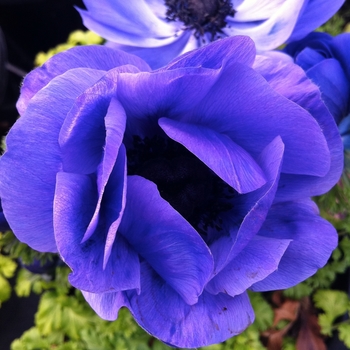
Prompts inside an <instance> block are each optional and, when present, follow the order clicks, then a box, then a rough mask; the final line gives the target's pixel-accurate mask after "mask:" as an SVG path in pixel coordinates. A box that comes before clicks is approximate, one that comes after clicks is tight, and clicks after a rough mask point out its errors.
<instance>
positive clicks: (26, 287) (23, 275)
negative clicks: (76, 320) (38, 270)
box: [15, 268, 54, 297]
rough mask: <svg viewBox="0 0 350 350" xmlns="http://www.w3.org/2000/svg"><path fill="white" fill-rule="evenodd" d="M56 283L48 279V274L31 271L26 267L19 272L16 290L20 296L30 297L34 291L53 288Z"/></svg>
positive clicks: (40, 291) (38, 292)
mask: <svg viewBox="0 0 350 350" xmlns="http://www.w3.org/2000/svg"><path fill="white" fill-rule="evenodd" d="M53 285H54V283H53V282H52V281H50V280H48V276H46V275H39V274H35V273H31V272H29V271H28V270H26V269H23V268H22V269H21V270H19V272H18V275H17V280H16V285H15V292H16V294H17V295H18V296H19V297H28V296H29V295H30V293H31V292H32V291H33V292H34V293H36V294H40V293H42V292H43V291H44V290H47V289H49V288H52V286H53Z"/></svg>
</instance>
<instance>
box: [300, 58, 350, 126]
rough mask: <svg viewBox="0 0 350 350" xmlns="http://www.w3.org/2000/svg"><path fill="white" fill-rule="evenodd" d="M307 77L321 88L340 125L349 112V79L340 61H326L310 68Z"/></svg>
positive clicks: (330, 109)
mask: <svg viewBox="0 0 350 350" xmlns="http://www.w3.org/2000/svg"><path fill="white" fill-rule="evenodd" d="M306 74H307V76H308V77H309V78H310V79H311V80H312V81H313V82H314V83H315V84H316V85H317V86H319V88H320V90H321V94H322V99H323V101H324V102H325V104H326V106H327V107H328V109H329V111H330V112H331V114H332V115H333V117H334V118H335V121H336V123H337V124H338V123H339V122H340V120H341V119H342V118H343V117H344V116H345V115H346V114H347V112H348V104H349V101H348V100H349V96H350V89H349V85H350V82H349V78H348V77H347V76H346V74H345V72H344V70H343V68H342V66H341V65H340V63H339V61H337V60H336V59H334V58H330V59H326V60H323V61H322V62H320V63H319V64H317V65H315V66H314V67H312V68H310V69H309V70H308V71H307V72H306Z"/></svg>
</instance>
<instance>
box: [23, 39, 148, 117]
mask: <svg viewBox="0 0 350 350" xmlns="http://www.w3.org/2000/svg"><path fill="white" fill-rule="evenodd" d="M126 64H129V65H133V66H135V67H137V68H138V69H139V70H141V71H149V70H150V68H149V67H148V65H147V63H146V62H144V61H143V60H142V59H141V58H139V57H137V56H134V55H130V54H128V53H125V52H123V51H119V50H113V49H110V48H108V47H105V46H101V45H89V46H77V47H74V48H72V49H70V50H68V51H65V52H60V53H58V54H57V55H54V56H53V57H52V58H50V59H49V60H48V61H47V62H45V63H44V64H43V65H42V66H41V67H38V68H36V69H34V70H33V71H31V72H30V73H29V74H28V75H27V76H26V77H25V78H24V81H23V84H22V88H21V96H20V98H19V100H18V102H17V109H18V111H19V113H20V114H21V115H22V114H23V113H24V111H25V109H26V108H27V105H28V102H29V100H30V99H31V98H32V97H33V96H34V95H35V94H36V93H37V92H38V91H39V90H41V89H42V88H43V87H44V86H46V85H47V84H48V83H49V82H50V81H51V80H52V79H53V78H54V77H56V76H58V75H61V74H63V73H64V72H66V71H67V70H69V69H73V68H92V69H97V70H104V71H108V70H110V69H112V68H115V67H119V66H122V65H126Z"/></svg>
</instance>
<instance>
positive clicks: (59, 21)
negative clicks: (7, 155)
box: [0, 0, 98, 350]
mask: <svg viewBox="0 0 350 350" xmlns="http://www.w3.org/2000/svg"><path fill="white" fill-rule="evenodd" d="M97 1H98V0H97ZM74 6H79V7H84V5H83V2H82V0H0V30H1V31H2V34H3V35H1V32H0V49H1V51H0V135H4V134H5V133H6V132H7V131H8V129H9V128H10V127H11V125H12V124H13V123H14V121H15V120H16V118H17V116H18V113H17V111H16V107H15V103H16V101H17V98H18V94H19V87H20V84H21V81H22V77H21V71H23V72H24V73H28V72H29V71H30V70H31V69H33V62H34V58H35V56H36V54H37V53H38V52H39V51H44V52H46V51H48V50H49V49H50V48H52V47H55V46H56V45H57V44H60V43H63V42H65V41H66V40H67V38H68V35H69V33H70V32H72V31H73V30H76V29H84V26H83V24H82V21H81V18H80V15H79V13H78V11H76V10H75V8H74ZM6 53H7V61H8V62H9V63H10V64H11V65H12V66H14V67H15V68H18V70H19V72H18V73H19V74H18V73H17V74H16V73H14V72H13V71H9V70H8V69H5V68H4V63H5V62H6ZM0 350H2V348H0Z"/></svg>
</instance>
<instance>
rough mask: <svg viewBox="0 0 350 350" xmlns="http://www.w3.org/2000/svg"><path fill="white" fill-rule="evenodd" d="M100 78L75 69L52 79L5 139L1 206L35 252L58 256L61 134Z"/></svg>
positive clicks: (15, 229) (92, 71)
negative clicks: (78, 101) (57, 189)
mask: <svg viewBox="0 0 350 350" xmlns="http://www.w3.org/2000/svg"><path fill="white" fill-rule="evenodd" d="M102 74H103V73H101V72H98V71H94V70H91V69H74V70H70V71H69V72H66V73H65V74H63V75H61V76H59V77H57V78H55V79H53V80H52V81H51V82H50V83H49V84H48V85H47V87H46V88H45V89H43V90H41V91H40V92H39V93H37V95H36V96H35V97H34V98H33V99H32V101H31V102H30V104H29V106H28V108H27V111H26V113H25V114H24V115H23V116H22V117H21V118H20V119H19V120H18V121H17V122H16V124H15V125H14V127H13V128H12V130H11V131H10V133H9V135H8V137H7V147H8V151H7V152H6V153H5V154H4V155H3V156H2V157H1V160H0V176H1V182H0V197H1V200H2V206H3V210H4V214H5V216H6V218H7V220H8V222H9V224H10V226H11V228H12V229H13V231H14V232H15V234H16V236H17V237H18V239H19V240H21V241H22V242H24V243H26V244H28V245H29V246H30V247H32V248H33V249H36V250H39V251H43V252H55V251H57V248H56V243H55V240H54V234H53V223H52V220H53V219H52V217H53V212H52V210H53V209H52V206H53V199H54V191H55V182H56V173H57V172H58V171H60V170H61V155H60V149H59V144H58V142H57V140H58V134H59V132H60V128H61V125H62V123H63V120H64V118H65V117H66V114H67V113H68V111H69V110H70V108H71V107H72V105H73V103H74V100H75V98H76V97H77V96H79V95H80V94H81V93H82V92H83V91H84V90H85V89H86V88H87V87H89V86H90V85H92V84H94V83H95V82H96V81H97V80H98V79H100V78H101V75H102ZM52 106H60V108H52ZM28 232H30V234H28Z"/></svg>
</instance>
